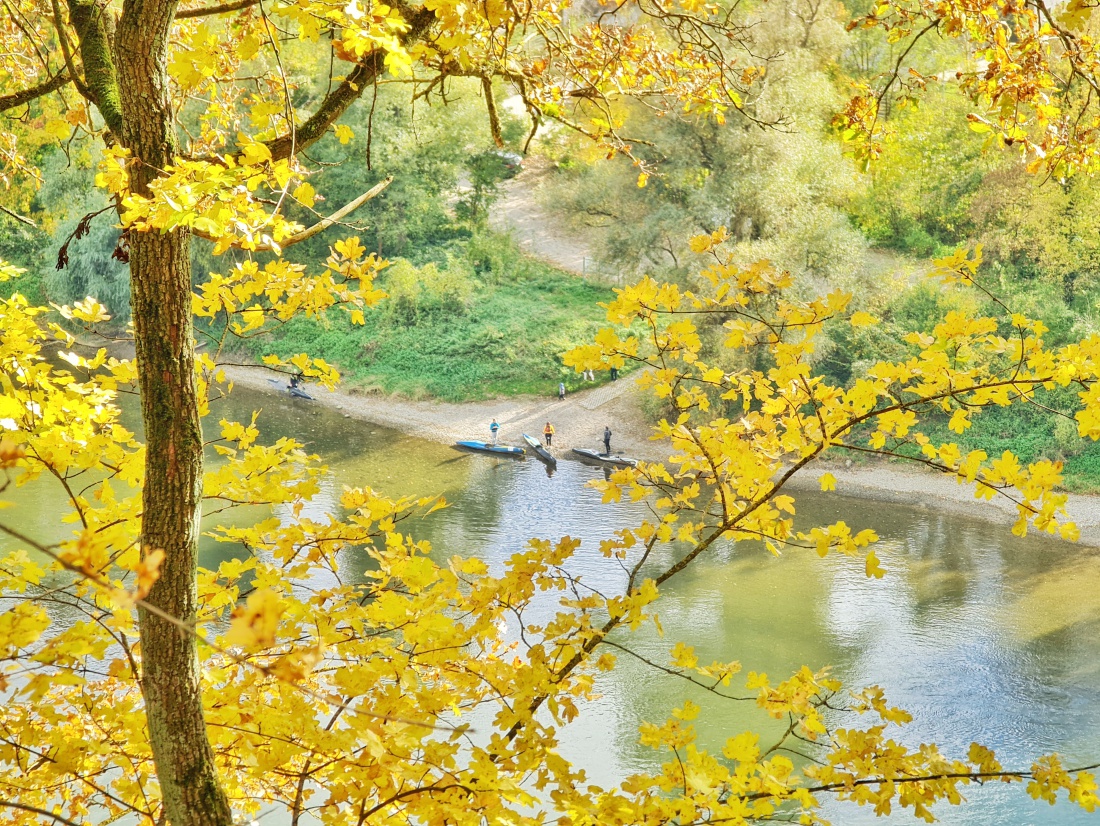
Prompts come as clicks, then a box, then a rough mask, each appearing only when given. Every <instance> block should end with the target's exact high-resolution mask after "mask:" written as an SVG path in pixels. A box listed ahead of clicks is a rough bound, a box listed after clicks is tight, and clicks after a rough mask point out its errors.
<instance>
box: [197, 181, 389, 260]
mask: <svg viewBox="0 0 1100 826" xmlns="http://www.w3.org/2000/svg"><path fill="white" fill-rule="evenodd" d="M392 183H393V176H392V175H391V176H390V177H389V178H386V179H385V180H384V181H381V182H379V183H377V184H375V185H374V186H372V187H371V188H370V189H368V190H367V191H366V192H364V193H363V194H362V195H360V196H359V197H358V198H356V199H355V200H354V201H351V202H350V203H348V204H346V205H345V206H343V207H341V208H340V209H338V210H336V212H334V213H332V215H330V216H328V217H327V218H322V219H321V220H320V221H318V222H317V223H316V224H314V225H313V226H311V227H307V228H306V229H304V230H302V231H301V232H299V233H296V234H294V235H291V236H290V237H289V238H287V239H286V240H285V241H283V242H282V243H281V244H279V248H280V249H286V248H287V247H292V246H294V245H295V244H300V243H302V242H303V241H305V240H307V239H309V238H312V237H313V236H314V235H316V234H317V233H319V232H323V231H325V230H326V229H328V228H329V227H331V226H332V225H333V224H335V223H338V222H339V221H340V220H342V219H343V218H344V217H345V216H347V215H349V214H350V213H352V212H354V211H355V210H357V209H359V207H361V206H363V204H365V203H366V202H367V201H370V200H371V199H373V198H375V197H377V196H378V195H379V193H381V192H382V190H384V189H385V188H386V187H388V186H389V185H390V184H392ZM191 234H192V235H194V236H196V237H197V238H202V239H204V240H206V241H213V242H217V240H218V239H217V238H215V237H214V236H213V235H207V234H206V233H204V232H199V231H197V230H195V229H192V230H191ZM232 246H233V247H234V248H236V249H241V246H240V244H233V245H232ZM272 249H274V248H273V247H272V246H271V245H269V244H261V245H260V246H257V247H253V248H252V249H251V250H250V252H271V251H272Z"/></svg>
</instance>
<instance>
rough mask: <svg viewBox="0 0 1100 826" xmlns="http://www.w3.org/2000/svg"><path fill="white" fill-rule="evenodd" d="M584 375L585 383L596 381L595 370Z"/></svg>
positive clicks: (587, 371)
mask: <svg viewBox="0 0 1100 826" xmlns="http://www.w3.org/2000/svg"><path fill="white" fill-rule="evenodd" d="M582 375H583V376H584V380H585V381H595V380H596V371H595V370H585V371H584V373H583V374H582Z"/></svg>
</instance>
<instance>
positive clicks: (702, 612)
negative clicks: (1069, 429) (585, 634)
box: [0, 391, 1100, 826]
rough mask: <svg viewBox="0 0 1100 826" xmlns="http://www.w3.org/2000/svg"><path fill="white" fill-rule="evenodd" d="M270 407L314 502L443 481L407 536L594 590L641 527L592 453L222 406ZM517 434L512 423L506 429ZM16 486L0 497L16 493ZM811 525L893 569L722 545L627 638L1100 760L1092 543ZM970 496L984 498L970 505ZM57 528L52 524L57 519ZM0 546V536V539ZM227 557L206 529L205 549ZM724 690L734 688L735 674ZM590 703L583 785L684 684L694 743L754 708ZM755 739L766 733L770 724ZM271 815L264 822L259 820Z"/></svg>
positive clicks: (940, 528) (878, 517)
mask: <svg viewBox="0 0 1100 826" xmlns="http://www.w3.org/2000/svg"><path fill="white" fill-rule="evenodd" d="M254 407H261V408H264V412H263V414H262V416H261V419H260V427H261V431H262V433H263V435H264V438H265V439H274V438H277V437H278V436H282V435H289V436H293V437H295V438H297V439H299V440H301V441H304V442H305V443H306V444H307V446H308V447H309V449H310V450H312V451H314V452H317V453H319V454H320V455H322V456H323V457H324V458H325V460H326V461H327V463H328V464H329V467H330V477H329V479H328V482H327V484H326V486H325V489H324V491H323V492H322V494H321V496H320V497H319V499H318V502H317V507H318V509H321V510H323V509H326V508H331V507H334V506H335V502H336V499H337V497H338V495H339V492H340V490H341V488H342V486H343V485H345V484H348V485H371V486H373V487H375V488H377V489H380V490H381V491H383V492H385V493H387V494H391V495H403V494H419V495H425V494H429V493H438V494H442V495H444V496H445V497H446V498H447V500H448V501H449V502H450V503H451V507H449V508H447V509H444V510H442V511H438V512H437V513H435V514H433V515H431V516H430V517H428V518H427V519H425V520H422V521H420V522H418V523H417V525H416V526H415V527H414V528H413V532H414V533H415V534H416V535H417V536H418V537H419V538H424V539H429V540H430V541H431V542H432V544H433V546H434V547H435V548H436V549H437V550H438V551H439V552H440V553H441V554H444V555H447V556H449V555H451V554H455V553H459V554H466V555H476V556H479V557H481V558H483V559H485V560H486V561H488V562H489V563H490V564H491V565H500V564H501V563H502V561H503V560H504V559H506V558H507V557H508V556H510V555H511V554H512V553H514V552H516V551H518V550H520V549H522V547H523V545H524V542H525V540H526V539H527V538H530V537H536V536H537V537H543V538H550V539H556V538H558V537H560V536H564V535H569V536H573V537H577V538H580V539H581V540H582V545H581V552H580V553H579V555H578V558H577V561H576V565H575V569H576V570H578V571H579V572H583V573H584V576H585V581H586V582H588V583H589V584H590V585H593V586H595V587H599V588H612V587H613V586H614V585H616V584H618V585H621V582H622V572H621V570H619V569H618V568H617V566H615V567H613V566H611V565H610V564H609V563H608V562H607V561H606V560H604V559H603V558H602V557H601V556H600V554H599V553H598V550H597V549H598V544H599V541H600V540H601V539H605V538H608V537H610V536H611V535H612V534H613V533H614V531H615V530H617V529H618V528H620V527H622V526H625V525H628V524H631V523H632V521H633V522H636V521H637V520H638V519H639V518H640V516H641V514H642V511H641V508H640V506H638V505H618V506H617V505H603V504H601V502H600V496H599V494H598V493H597V492H595V491H593V490H592V489H591V488H588V487H587V486H586V484H585V483H586V482H588V481H590V480H592V479H595V478H599V477H600V476H601V474H602V471H600V470H599V469H598V468H592V467H589V466H586V465H583V464H580V463H577V462H572V461H564V460H563V461H561V462H559V464H558V470H557V471H556V472H555V473H554V474H553V475H549V474H548V473H547V471H546V468H545V467H544V466H543V465H542V464H541V463H540V462H538V461H535V460H534V459H529V460H526V461H515V460H509V459H496V458H493V457H487V456H480V455H470V454H463V453H459V452H457V451H455V450H453V449H451V448H449V447H446V446H442V445H437V444H433V443H429V442H423V441H418V440H415V439H412V438H410V437H407V436H404V435H402V434H400V433H397V432H395V431H390V430H386V429H384V428H380V427H378V426H376V425H371V424H364V423H361V422H357V421H355V420H351V419H345V418H343V417H342V416H341V415H340V414H339V413H337V412H334V411H330V410H326V409H323V408H320V407H319V406H313V405H310V404H309V403H308V402H303V401H300V400H295V399H290V398H289V397H285V398H284V397H281V396H276V397H272V396H268V395H261V394H256V393H252V392H248V391H237V392H235V393H234V396H233V398H232V399H231V401H230V402H229V403H228V405H227V407H226V409H223V410H216V411H215V414H214V416H215V418H219V417H223V416H225V417H230V418H232V417H234V416H237V417H240V418H241V419H242V420H247V411H249V410H251V409H252V408H254ZM516 435H517V437H518V434H516ZM9 498H11V497H9ZM14 498H15V499H16V500H17V504H18V508H17V509H16V510H14V511H12V510H8V511H6V512H5V514H4V516H5V517H6V518H7V519H9V520H10V519H11V514H12V513H15V514H17V518H18V519H19V520H20V524H21V525H23V526H24V528H26V529H29V530H30V529H33V530H34V532H35V533H36V534H37V535H39V536H45V537H46V538H50V539H55V538H58V537H59V536H61V535H63V534H64V533H65V532H67V530H68V528H67V527H61V528H59V527H57V526H54V527H52V528H50V527H47V523H46V520H47V519H48V518H51V517H52V518H56V513H57V508H58V507H59V506H60V504H61V500H60V498H55V496H54V495H52V491H51V490H43V489H42V486H41V485H40V484H36V485H35V486H33V489H32V488H27V489H23V490H21V491H18V492H17V495H16V497H14ZM798 502H799V514H800V519H802V520H805V521H806V523H807V524H809V523H810V522H813V523H818V524H821V523H824V522H830V521H834V520H835V519H838V518H843V519H845V520H846V521H848V523H849V524H850V525H851V526H852V527H853V528H855V529H862V528H864V527H873V528H874V529H875V530H876V531H877V532H878V533H879V535H880V536H881V541H880V543H879V545H878V551H877V552H878V555H879V557H880V558H881V560H882V564H883V566H884V567H885V568H886V569H887V574H886V576H885V578H884V579H882V580H868V579H867V578H866V577H865V576H864V574H863V565H862V561H861V560H860V559H848V558H844V557H829V558H827V559H824V560H822V559H819V558H818V557H817V555H816V554H814V553H812V552H789V553H786V554H784V555H783V556H781V557H779V558H775V557H772V556H771V555H770V554H768V553H766V552H765V551H764V550H763V549H762V548H761V547H760V546H759V545H752V544H746V545H741V546H726V547H722V548H718V549H715V551H714V552H713V553H711V554H710V555H709V556H708V557H706V558H703V559H701V560H699V561H698V563H697V564H696V565H695V566H694V567H692V568H689V569H688V570H687V571H685V572H683V573H681V574H680V575H679V576H678V577H677V578H675V579H673V580H672V581H670V582H669V583H668V584H667V585H666V586H665V588H664V589H663V590H664V593H663V598H662V601H661V602H662V603H663V605H661V607H660V609H659V611H660V616H661V621H662V624H663V626H664V629H665V637H664V639H660V638H659V637H657V636H656V634H655V633H653V632H652V631H649V630H646V631H643V632H640V633H639V634H637V635H635V637H634V638H633V639H632V645H633V647H634V648H635V649H636V650H637V651H638V652H639V653H642V654H644V655H647V656H652V657H653V658H655V659H657V660H659V661H667V652H668V650H669V648H671V646H672V644H673V643H674V642H675V641H677V640H684V641H688V642H691V643H693V644H695V645H696V648H697V652H698V654H699V658H700V660H702V661H705V662H709V661H710V660H711V659H712V658H713V659H718V660H723V661H725V660H730V659H737V660H739V661H741V662H742V663H743V664H744V666H745V669H746V671H748V670H756V671H765V672H767V673H768V674H769V675H770V676H771V677H772V679H773V680H778V679H782V678H783V677H784V676H786V675H787V674H788V673H790V672H792V671H794V670H796V669H797V668H798V667H799V666H801V665H803V664H806V665H809V666H811V667H812V668H815V669H816V668H820V667H822V666H825V665H831V666H832V667H833V673H834V674H835V676H837V677H839V678H840V679H842V680H843V681H844V683H845V684H847V685H851V686H862V685H867V684H877V685H880V686H882V687H883V688H884V689H885V690H886V693H887V696H888V697H889V699H890V701H891V702H892V703H893V704H897V705H901V706H902V707H904V708H906V709H908V710H909V711H910V712H911V713H912V714H913V716H914V722H913V723H912V724H911V725H910V726H909V727H908V728H907V729H906V732H905V733H904V734H903V735H902V737H901V738H900V739H902V740H903V741H904V742H906V743H907V744H909V745H915V744H916V743H919V742H930V741H935V742H937V743H939V744H940V745H941V747H942V748H943V750H944V751H945V752H946V753H947V754H949V755H951V756H962V755H965V752H966V750H967V748H968V746H969V744H970V742H971V741H974V740H977V741H979V742H982V743H983V744H985V745H987V746H990V747H992V748H994V749H996V750H997V751H998V753H999V756H1000V758H1001V760H1002V762H1003V763H1005V764H1006V765H1009V766H1021V765H1025V764H1029V761H1030V758H1033V757H1035V756H1037V755H1039V754H1042V753H1046V752H1049V751H1058V752H1059V753H1061V754H1062V755H1064V757H1065V758H1066V761H1067V763H1068V764H1070V765H1077V764H1082V763H1087V762H1093V761H1095V760H1096V759H1097V758H1100V634H1098V631H1100V588H1097V587H1096V583H1097V582H1100V555H1098V554H1097V553H1096V551H1094V550H1091V549H1086V548H1078V547H1076V546H1073V545H1070V544H1067V543H1063V542H1058V541H1054V540H1050V539H1043V538H1027V539H1019V538H1016V537H1013V536H1012V535H1011V534H1010V533H1009V532H1008V531H1007V530H1006V529H1001V528H999V527H996V526H993V525H990V524H988V523H985V522H982V521H977V520H969V519H964V518H959V517H956V516H948V515H944V514H942V513H940V512H937V511H935V510H929V509H923V510H922V509H916V508H905V507H900V506H896V505H883V504H881V503H870V502H865V501H861V500H857V499H849V498H843V497H840V496H837V495H835V494H827V495H826V494H801V495H800V496H799V497H798ZM976 507H977V505H976ZM51 531H53V533H52V534H51ZM6 544H10V543H0V551H2V550H3V545H6ZM230 553H232V549H230V548H229V547H228V546H224V545H223V546H218V545H215V544H214V543H212V542H206V543H205V544H204V546H203V554H204V560H205V562H206V564H210V565H214V564H217V562H218V560H219V559H220V558H221V557H222V556H224V555H226V554H230ZM735 685H736V683H735ZM599 687H600V689H601V691H602V694H603V696H602V698H601V699H600V700H598V701H596V702H595V703H593V704H591V706H589V707H588V708H587V709H586V711H585V713H584V714H582V716H581V718H580V719H579V720H578V721H577V722H575V723H573V724H571V725H570V726H568V727H566V728H565V729H564V730H563V741H564V742H563V753H564V754H565V756H566V757H569V758H571V759H573V760H574V761H575V762H577V763H579V764H580V765H583V766H585V767H586V768H587V770H588V771H589V774H590V776H591V778H592V779H593V780H594V781H595V782H599V783H605V784H610V783H613V782H614V781H615V780H616V779H617V778H621V777H622V776H624V775H625V774H628V773H630V772H632V771H637V770H642V769H647V768H652V767H653V766H654V765H655V762H656V761H658V760H659V759H660V758H659V757H658V756H657V755H656V754H655V753H654V752H651V751H649V750H647V749H644V748H642V747H641V746H639V745H638V743H637V739H638V738H637V729H638V725H639V723H641V722H642V721H646V720H648V721H657V722H660V721H663V720H664V719H666V718H667V717H668V715H669V713H670V711H671V710H672V709H673V708H674V707H676V706H678V705H681V704H682V702H683V700H684V698H685V697H690V698H691V699H692V700H694V701H695V702H697V703H699V704H700V705H701V706H702V707H703V713H702V715H700V720H706V721H708V723H710V724H712V725H713V727H712V728H710V729H708V730H706V731H703V732H701V736H700V740H701V745H704V746H708V747H711V748H715V749H716V750H717V749H720V747H721V744H722V743H723V742H724V740H725V739H726V738H727V737H728V736H730V735H732V734H735V733H737V732H739V731H741V730H742V729H744V728H745V727H749V726H757V725H758V724H759V722H760V718H759V716H758V715H757V714H756V713H755V709H754V706H753V704H752V703H731V702H729V701H724V700H717V699H715V698H713V697H712V696H710V695H706V694H704V693H703V692H701V691H700V692H695V691H693V690H692V689H691V686H688V685H687V684H686V683H683V682H682V681H674V680H672V679H670V678H661V677H660V675H657V674H654V673H653V672H652V671H651V670H649V669H648V668H647V667H646V666H644V665H642V664H640V663H638V662H637V661H634V660H631V659H630V658H628V657H625V656H621V657H620V658H619V666H618V667H617V668H616V669H615V670H614V671H613V672H612V673H611V674H610V675H609V676H607V677H605V678H604V680H603V682H602V684H600V686H599ZM765 739H766V738H765ZM965 794H966V797H967V798H968V800H969V803H968V804H966V805H964V806H963V807H962V808H958V809H955V808H952V807H944V806H941V807H939V808H938V809H937V810H936V814H937V816H938V817H940V819H941V822H943V823H945V824H952V825H955V824H959V825H961V824H987V823H988V824H994V823H995V824H1005V825H1007V826H1032V825H1033V824H1034V825H1035V826H1039V824H1042V825H1043V826H1046V824H1059V825H1060V826H1061V825H1069V826H1075V825H1076V824H1085V823H1090V824H1091V823H1095V822H1096V821H1097V819H1098V817H1097V816H1092V815H1088V814H1086V813H1085V812H1083V811H1081V810H1079V809H1077V808H1075V807H1072V806H1070V805H1069V804H1065V803H1063V804H1060V805H1059V806H1057V807H1054V808H1051V807H1049V806H1048V805H1047V804H1045V803H1036V802H1035V801H1032V800H1031V798H1030V797H1028V796H1027V795H1026V793H1025V792H1024V790H1023V787H1022V786H1021V785H1015V786H1012V787H1007V786H1004V785H1002V784H990V785H987V786H984V787H980V788H979V787H970V788H969V789H967V790H966V791H965ZM825 816H826V817H828V818H830V819H831V820H832V821H833V822H834V823H836V824H845V826H859V824H864V823H872V822H874V823H889V824H892V825H894V824H898V825H900V824H909V823H912V822H917V821H915V820H914V819H913V818H912V817H910V816H908V815H906V814H895V815H894V816H892V817H890V818H887V819H879V818H875V817H874V816H873V813H872V812H871V811H870V810H868V809H860V808H858V807H856V806H854V805H851V804H843V803H837V802H835V801H832V802H828V803H827V804H826V807H825ZM263 822H264V823H265V824H266V823H268V822H270V821H269V820H265V821H263Z"/></svg>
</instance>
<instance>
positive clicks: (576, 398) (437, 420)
mask: <svg viewBox="0 0 1100 826" xmlns="http://www.w3.org/2000/svg"><path fill="white" fill-rule="evenodd" d="M226 373H227V375H228V377H229V378H230V380H231V381H233V382H234V383H236V384H239V385H242V386H245V387H249V388H252V389H255V390H260V391H267V392H278V391H276V389H275V387H274V385H272V383H271V382H270V378H271V373H270V372H268V371H266V370H264V369H262V368H247V367H232V368H227V369H226ZM309 392H310V394H311V395H313V396H315V397H316V399H317V403H318V404H320V405H324V406H325V407H330V408H333V409H335V410H339V411H341V412H343V414H344V415H345V416H347V417H349V418H354V419H360V420H363V421H368V422H373V423H375V424H378V425H382V426H384V427H390V428H393V429H395V430H400V431H402V432H405V433H408V434H410V435H412V436H417V437H419V438H423V439H427V440H430V441H434V442H441V443H445V444H450V443H452V442H454V441H456V440H458V439H478V440H484V441H488V440H489V423H490V422H492V420H493V419H494V418H495V419H496V420H497V422H498V423H499V424H500V426H501V431H500V441H501V442H502V443H504V444H516V445H522V444H523V442H522V439H521V438H520V437H521V434H523V433H529V434H530V435H532V436H535V437H539V436H540V434H541V433H542V428H543V426H544V425H545V424H546V422H547V421H550V422H552V423H553V425H554V427H555V429H556V431H557V433H556V435H555V436H554V448H553V452H554V453H555V454H557V455H559V456H561V455H564V454H567V453H568V452H569V450H570V449H571V448H574V447H590V448H601V447H602V439H603V429H604V427H605V426H606V427H610V428H611V431H612V434H613V435H612V440H611V449H612V451H613V452H615V453H620V454H623V455H627V456H634V457H637V458H640V459H650V460H660V459H663V458H664V456H663V455H662V444H661V443H660V442H655V441H653V440H651V439H650V438H649V437H650V435H651V434H652V430H651V429H650V428H649V427H648V426H647V425H646V424H645V423H644V422H645V418H644V416H643V415H642V409H641V403H642V393H641V391H640V390H639V389H638V387H637V385H636V384H635V382H634V380H633V379H631V378H630V377H627V378H623V379H620V380H619V381H615V382H610V383H608V384H602V385H593V386H592V387H591V388H590V389H586V390H582V391H579V392H576V393H571V394H570V395H569V396H568V397H567V398H566V399H565V400H564V401H560V400H558V398H557V396H556V395H554V396H548V397H547V398H538V397H532V396H527V397H523V398H515V399H494V400H491V401H483V402H467V403H463V404H447V403H444V402H435V401H409V400H406V399H398V398H392V397H384V396H378V395H358V394H356V393H355V391H354V390H352V391H351V392H344V391H337V392H331V391H327V390H324V389H322V388H318V387H315V386H310V388H309ZM826 470H828V471H829V472H830V473H832V474H833V476H835V477H836V480H837V485H836V490H837V492H838V493H841V494H846V495H849V496H857V497H859V498H861V499H870V500H873V501H878V502H889V503H894V504H901V505H909V506H914V507H927V508H935V509H938V510H941V511H946V512H950V513H958V514H964V515H966V516H969V517H972V518H978V519H983V520H985V521H988V522H992V523H995V524H1003V525H1006V526H1008V525H1011V524H1012V523H1013V522H1014V521H1015V519H1016V512H1015V506H1013V505H1012V503H1011V502H1009V501H1008V500H1006V499H1004V498H999V499H995V500H993V501H992V502H990V501H978V500H976V499H975V498H974V490H973V488H972V487H970V486H968V485H959V484H957V483H956V482H955V480H954V479H951V478H947V477H945V476H942V475H940V474H936V473H933V472H931V471H921V470H915V469H902V468H900V467H898V466H895V465H888V464H879V465H873V466H870V467H866V466H861V467H853V468H840V467H835V466H830V467H828V468H826V467H820V468H813V469H811V470H808V471H806V472H805V475H803V476H800V477H796V478H795V479H793V480H792V481H791V483H790V486H791V487H792V488H794V489H796V490H810V489H815V490H816V489H819V483H818V477H820V476H821V474H822V473H824V472H826ZM1068 509H1069V513H1070V516H1071V518H1072V519H1073V520H1074V521H1075V522H1076V523H1077V526H1078V528H1080V530H1081V539H1080V544H1082V545H1087V546H1090V547H1100V496H1084V495H1079V494H1070V496H1069V503H1068ZM1052 541H1060V540H1055V539H1053V538H1052Z"/></svg>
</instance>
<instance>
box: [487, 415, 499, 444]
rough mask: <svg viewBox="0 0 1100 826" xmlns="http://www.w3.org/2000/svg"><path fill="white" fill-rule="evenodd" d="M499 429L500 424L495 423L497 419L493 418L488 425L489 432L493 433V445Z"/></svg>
mask: <svg viewBox="0 0 1100 826" xmlns="http://www.w3.org/2000/svg"><path fill="white" fill-rule="evenodd" d="M499 430H500V425H499V424H497V420H496V419H493V423H492V424H491V425H489V432H490V433H492V434H493V445H496V443H497V432H498V431H499Z"/></svg>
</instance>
